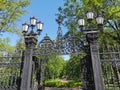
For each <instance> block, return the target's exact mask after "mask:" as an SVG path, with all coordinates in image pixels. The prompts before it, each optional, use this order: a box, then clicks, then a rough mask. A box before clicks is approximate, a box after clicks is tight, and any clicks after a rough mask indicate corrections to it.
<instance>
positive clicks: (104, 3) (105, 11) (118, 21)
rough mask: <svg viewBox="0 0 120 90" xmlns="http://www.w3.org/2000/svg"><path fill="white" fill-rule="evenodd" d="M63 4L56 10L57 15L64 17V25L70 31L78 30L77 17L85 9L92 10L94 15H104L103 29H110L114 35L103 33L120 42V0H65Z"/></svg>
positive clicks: (83, 14)
mask: <svg viewBox="0 0 120 90" xmlns="http://www.w3.org/2000/svg"><path fill="white" fill-rule="evenodd" d="M64 6H65V7H63V8H61V7H59V9H58V11H59V15H61V16H64V17H66V18H65V21H64V25H65V26H67V27H68V29H69V30H70V31H77V30H79V26H78V24H77V20H78V18H80V17H84V16H85V13H86V12H87V11H89V10H92V11H94V12H95V15H96V16H98V15H99V14H102V15H103V16H104V19H105V20H104V21H105V25H104V26H105V28H104V29H109V30H111V31H112V32H114V33H115V35H112V34H111V33H107V32H103V33H104V34H106V35H107V36H108V37H112V39H115V40H116V41H117V43H120V39H119V38H120V0H66V1H65V3H64ZM94 25H95V24H94Z"/></svg>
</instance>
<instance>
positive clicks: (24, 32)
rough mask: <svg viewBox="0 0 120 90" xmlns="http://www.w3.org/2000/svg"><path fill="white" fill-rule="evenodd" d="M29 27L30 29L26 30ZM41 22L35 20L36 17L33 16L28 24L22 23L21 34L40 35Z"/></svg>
mask: <svg viewBox="0 0 120 90" xmlns="http://www.w3.org/2000/svg"><path fill="white" fill-rule="evenodd" d="M30 27H31V31H30V32H28V29H29V28H30ZM35 27H36V28H37V32H35V31H34V30H33V29H34V28H35ZM42 27H43V23H42V22H41V21H38V22H37V19H36V18H35V17H32V18H30V24H27V23H24V24H22V29H23V34H24V35H25V36H26V35H28V36H29V35H33V36H35V35H40V33H41V31H42Z"/></svg>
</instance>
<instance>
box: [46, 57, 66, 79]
mask: <svg viewBox="0 0 120 90" xmlns="http://www.w3.org/2000/svg"><path fill="white" fill-rule="evenodd" d="M46 62H47V65H46V78H47V79H56V78H60V76H61V73H62V70H63V67H64V66H65V61H64V59H63V58H62V57H60V56H56V57H51V58H50V59H49V60H47V61H46Z"/></svg>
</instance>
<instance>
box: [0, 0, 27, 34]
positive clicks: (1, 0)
mask: <svg viewBox="0 0 120 90" xmlns="http://www.w3.org/2000/svg"><path fill="white" fill-rule="evenodd" d="M28 5H29V0H0V31H2V32H12V33H15V32H18V29H17V28H16V21H17V20H19V17H21V16H22V15H23V14H24V13H25V8H26V7H27V6H28Z"/></svg>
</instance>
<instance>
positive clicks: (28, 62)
mask: <svg viewBox="0 0 120 90" xmlns="http://www.w3.org/2000/svg"><path fill="white" fill-rule="evenodd" d="M36 43H37V39H36V38H35V37H34V36H25V44H26V50H25V58H24V65H23V71H22V77H21V78H22V79H21V80H22V81H21V87H20V90H32V89H31V88H32V84H31V80H32V79H31V75H32V57H33V56H32V55H33V49H34V47H35V45H36Z"/></svg>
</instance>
